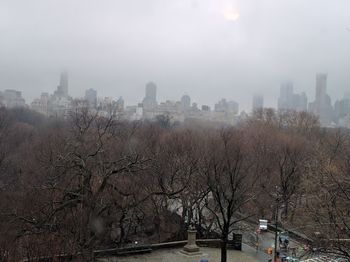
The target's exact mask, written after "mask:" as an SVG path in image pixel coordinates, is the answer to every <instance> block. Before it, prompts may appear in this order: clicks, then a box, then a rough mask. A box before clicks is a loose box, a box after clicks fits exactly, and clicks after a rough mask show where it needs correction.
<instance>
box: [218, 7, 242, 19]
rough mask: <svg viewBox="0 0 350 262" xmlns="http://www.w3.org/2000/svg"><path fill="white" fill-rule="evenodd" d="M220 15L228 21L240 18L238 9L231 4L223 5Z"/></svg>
mask: <svg viewBox="0 0 350 262" xmlns="http://www.w3.org/2000/svg"><path fill="white" fill-rule="evenodd" d="M222 15H223V16H224V18H225V19H226V20H228V21H237V20H238V19H239V17H240V13H239V11H238V8H236V7H235V6H234V5H233V4H227V5H225V7H224V8H223V10H222Z"/></svg>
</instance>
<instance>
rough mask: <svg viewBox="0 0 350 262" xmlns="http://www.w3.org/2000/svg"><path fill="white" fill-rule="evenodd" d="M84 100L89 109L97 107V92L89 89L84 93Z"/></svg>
mask: <svg viewBox="0 0 350 262" xmlns="http://www.w3.org/2000/svg"><path fill="white" fill-rule="evenodd" d="M85 100H86V101H87V102H88V106H89V107H91V108H96V107H97V91H96V90H94V89H92V88H90V89H88V90H86V91H85Z"/></svg>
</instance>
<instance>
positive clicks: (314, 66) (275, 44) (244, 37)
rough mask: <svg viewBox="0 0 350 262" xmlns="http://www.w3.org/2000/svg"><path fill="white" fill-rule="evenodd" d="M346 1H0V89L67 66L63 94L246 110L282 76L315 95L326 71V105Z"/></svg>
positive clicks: (345, 42) (38, 88)
mask: <svg viewBox="0 0 350 262" xmlns="http://www.w3.org/2000/svg"><path fill="white" fill-rule="evenodd" d="M349 14H350V2H349V1H348V0H337V1H334V0H308V1H305V0H285V1H278V0H264V1H262V0H147V1H145V0H127V1H121V0H103V1H97V0H73V1H72V0H32V1H23V0H2V1H0V36H1V37H0V90H5V89H16V90H19V91H22V94H23V96H24V98H25V99H26V100H29V101H28V102H30V101H31V100H32V99H33V98H35V97H38V96H40V94H41V92H50V93H52V92H53V91H54V90H55V89H56V87H57V84H58V81H59V74H60V72H61V71H62V70H63V69H64V70H67V71H68V72H69V92H70V95H72V96H74V97H83V96H84V92H85V90H86V89H88V88H93V89H95V90H97V92H98V95H99V96H112V97H119V96H123V98H124V99H125V103H126V104H136V103H138V102H141V101H142V98H143V97H144V88H145V84H146V83H147V82H148V81H154V82H155V83H156V84H157V87H158V89H157V100H158V101H164V100H166V99H170V100H178V99H180V97H181V96H182V95H184V94H188V95H190V96H191V98H192V101H194V102H197V103H198V104H200V105H201V104H208V105H210V106H212V105H213V104H214V103H215V102H216V101H218V100H219V99H221V98H227V99H229V100H235V101H237V102H238V103H239V104H240V110H248V111H249V110H251V104H252V96H253V94H255V93H260V94H263V95H264V97H265V106H272V107H277V97H278V95H279V88H280V85H281V83H282V82H284V81H287V80H291V81H293V82H294V90H295V91H296V92H298V93H300V92H306V95H307V96H308V99H309V101H311V100H314V98H315V75H316V73H327V75H328V82H327V92H328V93H329V94H330V96H331V98H332V103H334V101H335V100H336V99H338V98H341V97H342V96H343V94H344V92H346V91H347V90H349V89H350V74H349V68H350V52H349V46H350V15H349Z"/></svg>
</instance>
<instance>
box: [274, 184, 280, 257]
mask: <svg viewBox="0 0 350 262" xmlns="http://www.w3.org/2000/svg"><path fill="white" fill-rule="evenodd" d="M278 209H279V190H278V186H276V207H275V251H274V260H273V261H274V262H277V237H278V236H277V233H278V229H277V226H278Z"/></svg>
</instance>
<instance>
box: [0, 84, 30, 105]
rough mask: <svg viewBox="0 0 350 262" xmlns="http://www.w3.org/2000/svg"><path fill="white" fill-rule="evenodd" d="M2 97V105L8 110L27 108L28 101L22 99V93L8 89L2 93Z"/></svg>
mask: <svg viewBox="0 0 350 262" xmlns="http://www.w3.org/2000/svg"><path fill="white" fill-rule="evenodd" d="M0 95H1V99H0V100H1V101H0V102H1V104H2V105H3V106H5V107H8V108H15V107H25V106H26V101H25V100H24V98H23V97H22V93H21V92H20V91H17V90H13V89H6V90H5V91H4V92H2V94H0Z"/></svg>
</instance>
